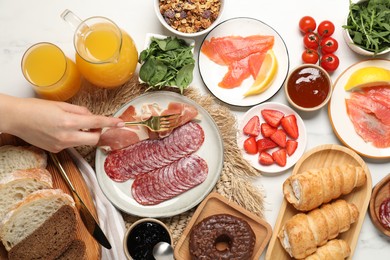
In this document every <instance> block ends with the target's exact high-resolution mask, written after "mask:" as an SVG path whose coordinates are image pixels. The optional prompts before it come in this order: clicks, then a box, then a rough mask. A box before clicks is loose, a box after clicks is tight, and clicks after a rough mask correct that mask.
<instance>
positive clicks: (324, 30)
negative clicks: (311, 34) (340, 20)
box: [317, 20, 335, 37]
mask: <svg viewBox="0 0 390 260" xmlns="http://www.w3.org/2000/svg"><path fill="white" fill-rule="evenodd" d="M334 30H335V27H334V24H333V23H332V22H331V21H328V20H325V21H322V22H321V23H320V24H319V25H318V28H317V31H318V34H319V35H320V36H322V37H328V36H331V35H332V34H333V33H334Z"/></svg>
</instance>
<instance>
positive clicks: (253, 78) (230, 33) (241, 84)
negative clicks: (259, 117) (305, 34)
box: [198, 17, 289, 107]
mask: <svg viewBox="0 0 390 260" xmlns="http://www.w3.org/2000/svg"><path fill="white" fill-rule="evenodd" d="M198 62H199V72H200V75H201V77H202V80H203V82H204V83H205V85H206V87H207V88H208V89H209V90H210V92H211V93H212V94H213V95H214V96H215V97H217V98H218V99H220V100H221V101H223V102H225V103H227V104H230V105H234V106H242V107H248V106H253V105H257V104H260V103H262V102H264V101H266V100H268V99H269V98H271V97H272V96H273V95H274V94H275V93H277V92H278V91H279V89H280V88H281V87H282V86H283V84H284V81H285V79H286V77H287V74H288V70H289V57H288V51H287V47H286V44H285V42H284V40H283V39H282V37H281V36H280V35H279V34H278V32H276V31H275V30H274V29H273V28H272V27H270V26H269V25H267V24H265V23H263V22H261V21H259V20H256V19H253V18H246V17H240V18H232V19H229V20H226V21H224V22H222V23H220V24H219V25H217V26H216V27H215V28H214V29H213V30H212V31H211V32H210V33H208V34H207V36H206V37H205V39H204V40H203V42H202V45H201V47H200V51H199V58H198Z"/></svg>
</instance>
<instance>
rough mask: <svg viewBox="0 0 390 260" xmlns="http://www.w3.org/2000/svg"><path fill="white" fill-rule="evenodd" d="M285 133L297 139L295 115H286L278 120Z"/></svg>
mask: <svg viewBox="0 0 390 260" xmlns="http://www.w3.org/2000/svg"><path fill="white" fill-rule="evenodd" d="M280 122H281V124H282V127H283V129H284V131H286V134H287V135H288V136H290V137H291V138H293V139H297V138H298V136H299V131H298V125H297V118H296V117H295V115H288V116H285V117H283V118H282V120H281V121H280Z"/></svg>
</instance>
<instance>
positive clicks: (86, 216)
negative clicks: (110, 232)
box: [50, 153, 111, 249]
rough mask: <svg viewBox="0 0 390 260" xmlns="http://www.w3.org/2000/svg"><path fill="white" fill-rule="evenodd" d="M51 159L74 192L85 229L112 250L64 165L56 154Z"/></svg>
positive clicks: (52, 154)
mask: <svg viewBox="0 0 390 260" xmlns="http://www.w3.org/2000/svg"><path fill="white" fill-rule="evenodd" d="M50 158H51V159H52V161H53V162H54V165H55V166H56V167H57V169H58V170H59V172H60V174H61V176H62V178H63V179H64V180H65V182H66V184H67V185H68V187H69V189H70V191H71V192H72V195H73V198H74V200H75V204H76V208H77V210H78V211H79V214H80V217H81V220H82V221H83V223H84V225H85V227H86V228H87V230H88V232H89V233H90V234H91V235H92V236H93V238H94V239H95V240H96V241H97V242H98V243H99V244H101V245H102V246H104V247H105V248H107V249H111V244H110V242H109V241H108V239H107V237H106V235H105V234H104V232H103V230H102V229H101V228H100V226H99V224H98V222H97V221H96V220H95V218H94V217H93V216H92V214H91V212H90V211H89V209H88V208H87V206H86V205H85V204H84V202H83V200H82V199H81V198H80V196H79V194H78V193H77V191H76V190H75V188H74V186H73V184H72V182H71V181H70V179H69V177H68V175H67V174H66V171H65V169H64V168H63V167H62V164H61V162H60V160H59V159H58V157H57V155H56V154H54V153H50Z"/></svg>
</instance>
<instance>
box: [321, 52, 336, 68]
mask: <svg viewBox="0 0 390 260" xmlns="http://www.w3.org/2000/svg"><path fill="white" fill-rule="evenodd" d="M339 63H340V61H339V58H338V57H337V56H336V55H334V54H333V53H328V54H325V55H323V56H322V57H321V61H320V64H321V67H323V68H324V70H326V71H329V72H331V71H335V70H336V69H337V67H338V66H339Z"/></svg>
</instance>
